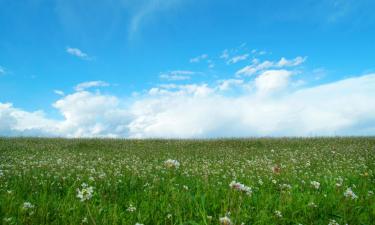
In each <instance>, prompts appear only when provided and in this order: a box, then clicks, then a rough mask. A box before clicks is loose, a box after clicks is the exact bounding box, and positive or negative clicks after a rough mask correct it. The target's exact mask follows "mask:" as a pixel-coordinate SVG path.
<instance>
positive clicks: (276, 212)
mask: <svg viewBox="0 0 375 225" xmlns="http://www.w3.org/2000/svg"><path fill="white" fill-rule="evenodd" d="M275 216H277V217H279V218H281V217H283V214H281V212H280V211H279V210H276V211H275Z"/></svg>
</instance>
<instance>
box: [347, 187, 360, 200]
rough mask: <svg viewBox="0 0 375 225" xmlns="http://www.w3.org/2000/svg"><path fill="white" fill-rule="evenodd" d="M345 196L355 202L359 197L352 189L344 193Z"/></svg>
mask: <svg viewBox="0 0 375 225" xmlns="http://www.w3.org/2000/svg"><path fill="white" fill-rule="evenodd" d="M344 196H345V197H347V198H351V199H353V200H354V199H357V198H358V196H357V195H356V194H355V193H354V192H353V190H352V189H351V188H350V187H349V188H347V189H346V191H345V192H344Z"/></svg>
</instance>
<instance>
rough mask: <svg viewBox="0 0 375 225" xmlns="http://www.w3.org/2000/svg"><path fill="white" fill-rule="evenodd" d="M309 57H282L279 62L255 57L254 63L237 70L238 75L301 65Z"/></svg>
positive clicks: (249, 74)
mask: <svg viewBox="0 0 375 225" xmlns="http://www.w3.org/2000/svg"><path fill="white" fill-rule="evenodd" d="M306 59H307V57H301V56H298V57H296V58H294V59H291V60H288V59H286V58H284V57H282V58H281V59H280V60H279V61H278V62H273V61H268V60H266V61H263V62H259V60H257V59H254V60H253V61H252V64H250V65H248V66H245V67H243V68H242V69H240V70H238V71H237V72H236V76H251V75H254V74H256V73H258V72H261V71H264V70H267V69H270V68H284V67H295V66H299V65H301V64H302V63H304V62H305V61H306Z"/></svg>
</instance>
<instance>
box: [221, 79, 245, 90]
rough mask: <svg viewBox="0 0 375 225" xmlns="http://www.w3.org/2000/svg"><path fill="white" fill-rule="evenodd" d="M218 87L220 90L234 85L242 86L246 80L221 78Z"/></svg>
mask: <svg viewBox="0 0 375 225" xmlns="http://www.w3.org/2000/svg"><path fill="white" fill-rule="evenodd" d="M218 83H219V85H218V89H219V90H220V91H227V90H229V89H231V88H232V87H237V86H242V85H243V84H244V83H245V81H244V80H239V79H227V80H220V81H218Z"/></svg>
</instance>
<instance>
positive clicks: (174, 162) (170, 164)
mask: <svg viewBox="0 0 375 225" xmlns="http://www.w3.org/2000/svg"><path fill="white" fill-rule="evenodd" d="M164 165H165V167H167V168H175V169H178V167H180V163H179V162H178V161H177V160H175V159H168V160H166V161H165V162H164Z"/></svg>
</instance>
